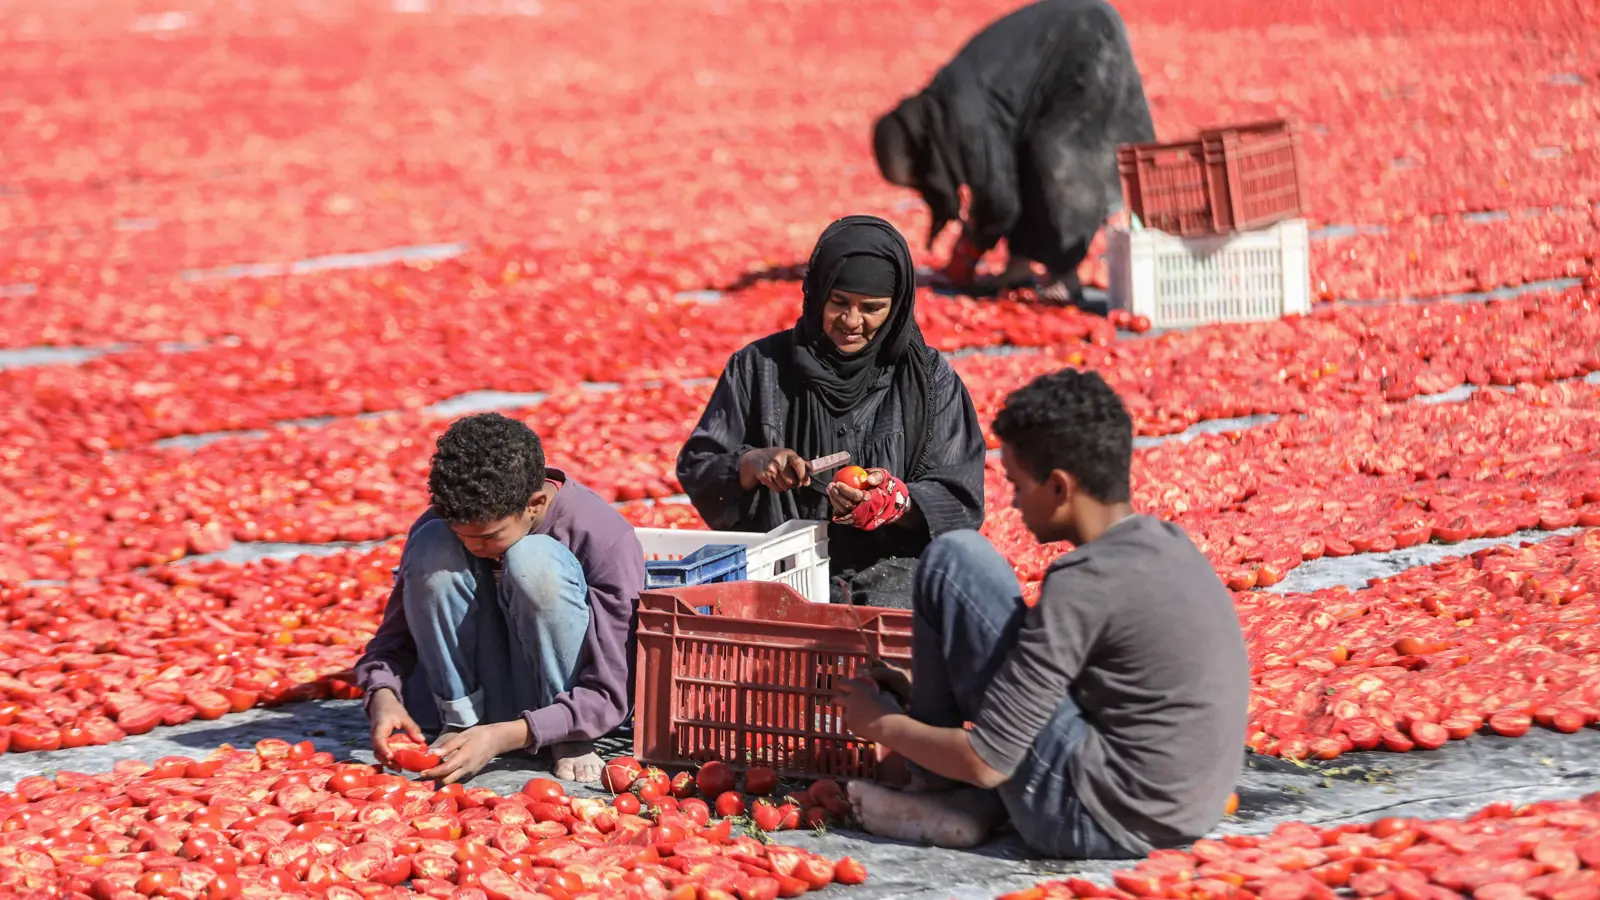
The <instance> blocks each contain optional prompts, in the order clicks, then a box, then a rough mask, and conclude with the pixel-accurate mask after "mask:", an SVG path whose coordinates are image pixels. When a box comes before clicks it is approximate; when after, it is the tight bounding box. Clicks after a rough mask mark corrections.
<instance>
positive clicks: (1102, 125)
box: [873, 0, 1155, 303]
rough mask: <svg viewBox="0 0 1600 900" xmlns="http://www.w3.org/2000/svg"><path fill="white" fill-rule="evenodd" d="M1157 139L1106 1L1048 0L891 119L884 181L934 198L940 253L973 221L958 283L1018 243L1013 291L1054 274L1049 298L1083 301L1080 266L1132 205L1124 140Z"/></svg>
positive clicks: (1045, 294)
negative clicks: (1120, 162) (1125, 188)
mask: <svg viewBox="0 0 1600 900" xmlns="http://www.w3.org/2000/svg"><path fill="white" fill-rule="evenodd" d="M1153 140H1155V127H1154V125H1152V123H1151V121H1150V108H1149V105H1148V104H1147V103H1146V102H1145V96H1144V82H1143V81H1142V80H1141V79H1140V77H1139V69H1138V67H1136V66H1135V65H1134V62H1133V50H1132V49H1131V48H1130V47H1129V45H1128V33H1127V28H1126V27H1125V26H1124V25H1123V22H1122V18H1121V17H1120V16H1119V15H1117V11H1116V10H1115V9H1112V8H1111V6H1110V4H1108V3H1106V2H1105V0H1041V2H1038V3H1033V4H1031V5H1028V6H1024V7H1022V8H1021V9H1018V10H1016V11H1015V12H1013V13H1011V14H1009V15H1007V16H1005V17H1004V18H1001V19H1000V20H999V21H997V22H995V23H993V24H991V25H990V26H988V27H987V28H985V29H984V30H983V31H981V32H979V33H978V35H977V36H976V37H974V38H973V39H972V40H971V41H970V42H968V43H967V45H966V46H965V47H963V48H962V49H961V52H959V53H958V54H956V56H955V58H954V59H952V60H951V61H950V62H949V63H948V64H947V65H946V66H945V67H944V68H943V69H940V70H939V73H938V74H937V75H935V76H934V77H933V81H931V82H930V83H929V84H928V86H927V87H926V88H925V89H923V91H922V92H921V93H919V94H916V95H914V96H911V97H908V98H906V99H905V100H903V101H901V103H900V105H899V106H897V107H896V108H895V109H894V110H893V111H892V112H890V113H888V114H887V115H885V116H884V117H883V118H881V119H879V120H878V122H877V125H876V126H875V128H874V131H873V152H874V155H875V156H876V157H877V161H878V169H879V171H880V172H882V173H883V176H884V178H886V179H888V180H889V181H890V182H892V183H894V184H898V185H901V186H902V187H909V188H915V189H916V190H917V191H918V192H919V193H921V194H922V197H923V199H924V200H925V201H927V203H928V207H929V210H930V212H931V213H932V215H933V228H932V230H931V231H930V232H929V233H928V245H929V246H930V247H931V246H932V245H933V239H934V238H936V237H938V236H939V232H940V231H942V230H944V227H945V226H946V225H947V224H949V223H950V222H952V221H955V220H956V219H958V218H959V217H960V216H961V201H960V195H959V190H960V188H961V186H962V185H966V186H967V187H968V188H969V189H970V190H971V191H972V202H971V205H970V209H969V211H968V215H967V219H966V221H965V222H964V223H963V224H962V229H961V239H960V240H959V241H958V242H957V243H956V247H955V251H954V253H953V254H952V256H951V259H950V263H949V266H948V268H946V269H945V275H946V277H947V278H948V279H949V280H950V281H951V282H952V283H953V284H954V285H955V286H957V287H970V286H972V284H973V281H974V269H975V267H976V266H977V262H978V258H979V257H980V256H982V255H983V254H984V253H985V252H987V251H988V250H989V249H990V248H992V247H994V246H995V245H996V244H997V243H999V241H1000V239H1001V238H1005V240H1006V249H1007V252H1009V253H1010V256H1011V259H1010V265H1009V266H1008V268H1007V269H1006V272H1005V274H1004V275H1002V276H1001V279H1000V280H1001V285H1000V286H1001V287H1002V288H1004V287H1010V286H1013V285H1018V284H1023V283H1026V282H1027V281H1030V280H1032V273H1031V269H1030V267H1031V263H1033V262H1038V263H1042V264H1043V265H1044V266H1045V268H1046V269H1047V270H1048V271H1049V273H1050V274H1049V277H1048V278H1047V279H1046V281H1045V283H1044V284H1043V285H1041V286H1040V289H1039V294H1040V296H1041V297H1042V298H1044V299H1047V300H1051V301H1055V302H1066V301H1071V302H1075V303H1077V302H1081V299H1082V293H1083V287H1082V285H1081V284H1080V283H1079V282H1078V264H1079V263H1081V262H1082V261H1083V258H1084V256H1086V255H1087V254H1088V251H1089V242H1090V241H1091V240H1093V239H1094V235H1095V232H1096V231H1099V230H1100V226H1101V224H1102V223H1104V222H1105V219H1106V216H1107V215H1108V214H1109V213H1111V212H1112V211H1114V208H1115V207H1117V206H1118V205H1120V204H1121V202H1122V180H1121V176H1120V175H1119V174H1118V172H1117V145H1119V144H1133V143H1141V142H1145V141H1153Z"/></svg>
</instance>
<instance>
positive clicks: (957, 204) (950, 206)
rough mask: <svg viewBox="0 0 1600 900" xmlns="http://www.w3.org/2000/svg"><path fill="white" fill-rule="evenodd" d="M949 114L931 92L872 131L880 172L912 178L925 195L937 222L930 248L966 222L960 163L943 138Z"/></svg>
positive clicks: (904, 105)
mask: <svg viewBox="0 0 1600 900" xmlns="http://www.w3.org/2000/svg"><path fill="white" fill-rule="evenodd" d="M943 128H944V111H943V109H941V108H940V106H939V104H938V103H937V102H935V101H934V100H933V98H931V97H930V96H928V94H927V93H926V92H924V93H921V94H913V95H912V96H910V97H907V98H905V99H904V100H902V101H900V104H899V105H898V106H896V107H895V108H894V109H893V110H892V111H890V112H889V113H887V114H885V115H884V117H883V118H881V119H879V120H878V123H877V125H875V126H874V128H873V135H872V149H873V154H874V155H875V156H876V157H877V161H878V171H879V172H882V173H883V176H884V177H885V178H888V179H890V180H891V181H895V180H897V179H899V178H902V177H905V176H909V177H910V179H911V185H910V187H914V188H916V189H917V192H918V193H920V194H922V199H923V201H924V202H926V203H927V204H928V212H929V213H930V214H931V215H932V217H933V224H932V227H930V228H929V229H928V246H929V247H932V246H933V242H934V239H935V238H937V237H938V236H939V233H940V232H941V231H944V228H945V226H946V225H948V224H950V223H951V222H954V221H955V220H956V219H958V218H960V217H961V193H960V190H961V184H962V182H963V180H964V176H963V173H962V172H961V165H960V160H959V159H957V158H955V157H953V156H952V155H951V154H950V153H949V152H948V151H947V150H946V147H945V141H944V140H943V139H942V137H941V135H942V133H943Z"/></svg>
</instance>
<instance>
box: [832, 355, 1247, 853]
mask: <svg viewBox="0 0 1600 900" xmlns="http://www.w3.org/2000/svg"><path fill="white" fill-rule="evenodd" d="M994 433H995V435H996V436H997V437H998V438H999V439H1000V442H1001V444H1000V453H1001V462H1002V465H1003V466H1004V469H1005V475H1006V479H1007V480H1008V481H1009V482H1010V483H1011V487H1012V490H1013V492H1014V496H1013V500H1012V506H1013V507H1015V508H1016V509H1017V510H1018V512H1020V513H1021V514H1022V521H1023V523H1024V524H1025V525H1027V527H1028V530H1029V531H1031V532H1033V534H1034V536H1035V537H1036V538H1038V539H1039V540H1040V541H1041V542H1045V543H1050V542H1053V541H1070V542H1071V543H1072V544H1073V545H1075V548H1076V549H1074V550H1072V551H1071V552H1070V553H1067V554H1065V555H1063V556H1061V557H1060V558H1058V559H1056V560H1055V561H1054V562H1053V563H1052V564H1051V565H1050V568H1049V569H1048V571H1047V572H1046V574H1045V578H1044V585H1043V589H1042V591H1041V594H1040V598H1039V602H1038V604H1037V605H1035V606H1033V607H1032V608H1029V607H1028V606H1026V605H1025V604H1024V602H1023V599H1022V593H1021V591H1020V590H1019V588H1018V585H1017V578H1016V575H1015V574H1014V573H1013V571H1012V569H1011V566H1010V565H1009V564H1008V563H1007V562H1006V560H1005V559H1004V558H1003V557H1002V556H1001V555H1000V554H999V553H997V552H996V551H995V549H994V548H993V547H992V546H990V545H989V543H988V542H987V541H986V540H984V539H983V538H982V537H980V536H979V535H978V534H977V532H973V531H960V532H952V533H950V534H945V535H941V536H939V537H938V538H936V539H935V540H934V541H933V543H932V544H931V545H930V546H929V547H928V549H927V551H926V552H925V553H924V554H923V556H922V561H921V564H920V565H919V566H918V568H917V573H916V582H915V588H914V594H913V597H914V599H913V619H912V623H913V624H912V655H911V673H910V676H909V681H908V680H907V678H906V676H905V675H904V673H900V674H899V677H889V676H891V675H892V674H893V673H892V672H883V670H882V669H881V668H880V669H879V670H877V671H879V672H880V673H881V674H880V676H879V678H878V679H875V678H874V677H873V676H871V675H866V676H862V677H860V678H857V679H854V680H852V681H851V682H849V683H848V684H847V685H846V687H845V689H844V690H845V692H846V693H845V694H844V696H843V697H842V700H841V702H842V704H843V706H844V711H845V721H846V724H847V725H848V726H849V728H850V730H851V731H852V732H854V733H855V735H856V736H858V737H861V738H864V739H866V740H870V741H874V742H877V743H878V744H880V745H881V746H882V747H883V748H887V749H888V750H893V751H896V752H898V753H899V754H900V755H901V756H903V757H905V759H906V760H907V761H909V763H910V764H911V766H910V768H911V769H912V770H913V773H914V775H915V776H918V777H914V778H913V785H912V790H908V791H904V792H901V791H894V790H890V789H888V788H885V787H880V786H878V785H875V784H871V783H865V782H853V783H852V784H851V785H850V787H849V793H850V798H851V801H852V802H853V803H854V805H855V807H856V809H857V812H858V814H859V815H860V818H861V821H862V823H863V824H864V825H865V826H866V828H867V829H868V830H869V831H873V832H875V833H877V834H880V835H883V836H886V837H892V838H897V839H901V840H916V841H921V842H926V843H934V844H939V845H943V846H956V847H964V846H971V845H973V844H976V843H978V842H980V841H982V840H983V839H984V838H985V837H986V836H987V835H988V833H989V831H990V830H991V828H992V827H993V826H994V825H995V824H996V823H997V822H998V821H999V820H1000V819H1001V818H1002V817H1003V814H1004V813H1009V814H1010V818H1011V821H1012V823H1013V824H1014V825H1015V827H1016V830H1017V831H1018V833H1019V834H1020V835H1021V837H1022V839H1023V840H1024V841H1025V842H1026V843H1027V844H1028V845H1029V846H1030V847H1031V848H1033V849H1034V850H1035V851H1037V852H1039V853H1041V854H1045V855H1048V856H1053V857H1063V858H1113V859H1114V858H1127V857H1134V856H1142V855H1144V854H1146V853H1148V852H1150V851H1151V850H1152V849H1154V848H1159V847H1172V846H1177V845H1180V844H1185V843H1188V842H1190V841H1192V840H1194V839H1196V838H1199V837H1201V836H1202V835H1204V834H1206V833H1207V832H1208V831H1210V830H1211V828H1212V827H1213V826H1215V825H1216V824H1217V822H1218V821H1220V820H1221V818H1222V815H1223V808H1224V805H1225V804H1226V802H1227V799H1228V795H1229V793H1230V792H1231V791H1232V790H1233V787H1234V783H1235V779H1236V778H1237V777H1238V775H1239V770H1240V766H1241V763H1242V761H1243V752H1244V751H1243V747H1244V731H1245V713H1246V704H1247V702H1248V699H1249V691H1250V675H1249V665H1248V663H1247V661H1246V658H1245V647H1244V637H1243V634H1242V633H1241V631H1240V628H1239V620H1238V617H1237V614H1236V613H1235V612H1234V608H1233V603H1232V598H1231V596H1230V595H1229V593H1228V591H1227V590H1226V589H1225V588H1224V587H1223V586H1222V583H1221V582H1220V581H1219V580H1218V578H1217V575H1216V573H1215V572H1214V571H1213V570H1212V567H1211V564H1210V563H1209V562H1208V561H1207V560H1206V558H1205V557H1204V556H1202V555H1201V554H1200V551H1199V550H1198V549H1196V547H1195V546H1194V544H1193V543H1192V542H1191V541H1190V540H1189V538H1188V536H1187V535H1185V534H1184V532H1183V530H1182V529H1180V528H1179V527H1178V526H1176V525H1173V524H1171V523H1168V522H1162V521H1160V520H1159V519H1154V518H1151V517H1150V516H1144V515H1139V514H1137V513H1135V512H1134V510H1133V507H1132V506H1131V504H1130V502H1129V499H1130V490H1129V466H1130V461H1131V458H1132V447H1133V429H1132V425H1131V422H1130V420H1129V418H1128V413H1127V411H1126V409H1124V407H1123V405H1122V402H1121V401H1120V400H1119V399H1118V398H1117V395H1116V394H1115V393H1113V392H1112V390H1111V388H1110V387H1108V386H1107V385H1106V383H1105V382H1104V381H1103V380H1101V378H1100V376H1099V375H1096V374H1093V373H1080V372H1075V371H1071V370H1067V371H1063V372H1057V373H1054V374H1051V375H1044V376H1041V377H1039V378H1036V379H1034V381H1033V382H1032V383H1030V384H1029V385H1027V386H1026V387H1023V388H1022V389H1020V390H1018V391H1016V392H1014V393H1012V394H1011V395H1010V396H1009V397H1007V398H1006V401H1005V406H1004V408H1003V409H1002V410H1001V411H1000V413H999V415H998V416H996V418H995V421H994ZM907 692H909V706H908V707H904V708H903V707H902V705H901V702H900V701H899V700H897V698H896V696H894V695H896V694H898V695H900V696H902V697H903V696H904V695H905V694H906V693H907ZM903 710H904V711H903ZM967 722H971V723H972V726H971V729H970V730H968V729H966V728H964V727H963V724H964V723H967ZM951 787H953V788H955V790H954V791H953V792H952V791H945V792H942V793H930V792H928V791H929V789H930V788H951ZM919 790H920V791H921V792H920V793H919V792H918V791H919Z"/></svg>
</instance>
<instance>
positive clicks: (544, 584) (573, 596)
mask: <svg viewBox="0 0 1600 900" xmlns="http://www.w3.org/2000/svg"><path fill="white" fill-rule="evenodd" d="M501 565H502V571H501V575H500V582H499V584H498V585H497V584H496V583H495V578H494V570H493V567H492V566H491V565H490V564H489V561H488V560H484V559H479V558H478V557H476V556H473V555H472V554H471V553H469V552H468V551H467V548H466V546H465V545H464V544H462V543H461V539H460V538H458V537H456V535H455V532H453V531H451V530H450V528H449V526H448V525H447V524H446V523H445V522H443V521H439V520H435V521H431V522H428V523H427V524H426V525H423V526H422V527H421V528H419V529H418V530H417V532H416V533H415V534H414V535H412V537H411V539H410V540H409V541H408V542H407V543H406V548H405V552H404V553H403V554H402V555H401V557H400V593H401V599H402V601H403V602H404V603H405V611H406V624H407V625H408V626H409V627H410V629H411V638H412V640H413V641H415V642H416V645H417V668H416V670H415V671H414V672H413V673H412V677H411V678H410V679H408V681H407V684H406V689H405V695H406V709H407V711H409V712H410V713H411V715H412V717H413V718H415V719H416V720H417V724H418V725H420V726H421V727H422V728H423V729H425V730H428V731H435V730H437V729H438V728H440V727H441V726H452V727H456V728H466V727H470V726H472V725H476V724H479V723H488V722H509V721H511V720H513V719H515V718H516V717H517V716H519V715H521V714H522V712H523V711H525V710H534V709H542V708H544V707H546V706H549V705H550V704H551V703H552V702H553V701H554V700H555V698H556V696H557V695H558V694H561V693H564V692H566V691H569V690H571V689H572V685H573V682H574V680H575V679H576V677H577V673H578V671H579V667H580V666H581V665H582V663H583V641H584V636H585V635H586V634H587V633H588V631H589V588H588V584H587V583H586V582H585V581H584V577H583V566H582V565H581V564H579V562H578V559H577V557H575V556H573V555H572V552H571V551H570V550H568V549H567V548H566V547H565V546H563V545H562V544H561V543H560V542H559V541H557V540H556V539H555V538H552V537H549V536H547V535H542V534H530V535H528V536H527V537H525V538H523V539H522V540H520V541H518V542H517V543H515V544H513V545H512V546H511V549H510V550H507V551H506V554H505V557H504V558H503V559H502V561H501Z"/></svg>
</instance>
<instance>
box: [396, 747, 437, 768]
mask: <svg viewBox="0 0 1600 900" xmlns="http://www.w3.org/2000/svg"><path fill="white" fill-rule="evenodd" d="M389 755H390V757H391V758H392V759H394V763H395V765H397V766H399V767H400V768H402V769H405V770H406V771H408V772H426V771H427V770H429V769H431V768H433V767H434V766H437V765H438V764H439V763H440V762H441V761H443V757H441V756H440V755H439V754H437V753H433V752H431V751H427V750H414V749H412V748H410V747H406V748H404V749H400V750H394V749H392V748H391V750H390V754H389Z"/></svg>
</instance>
